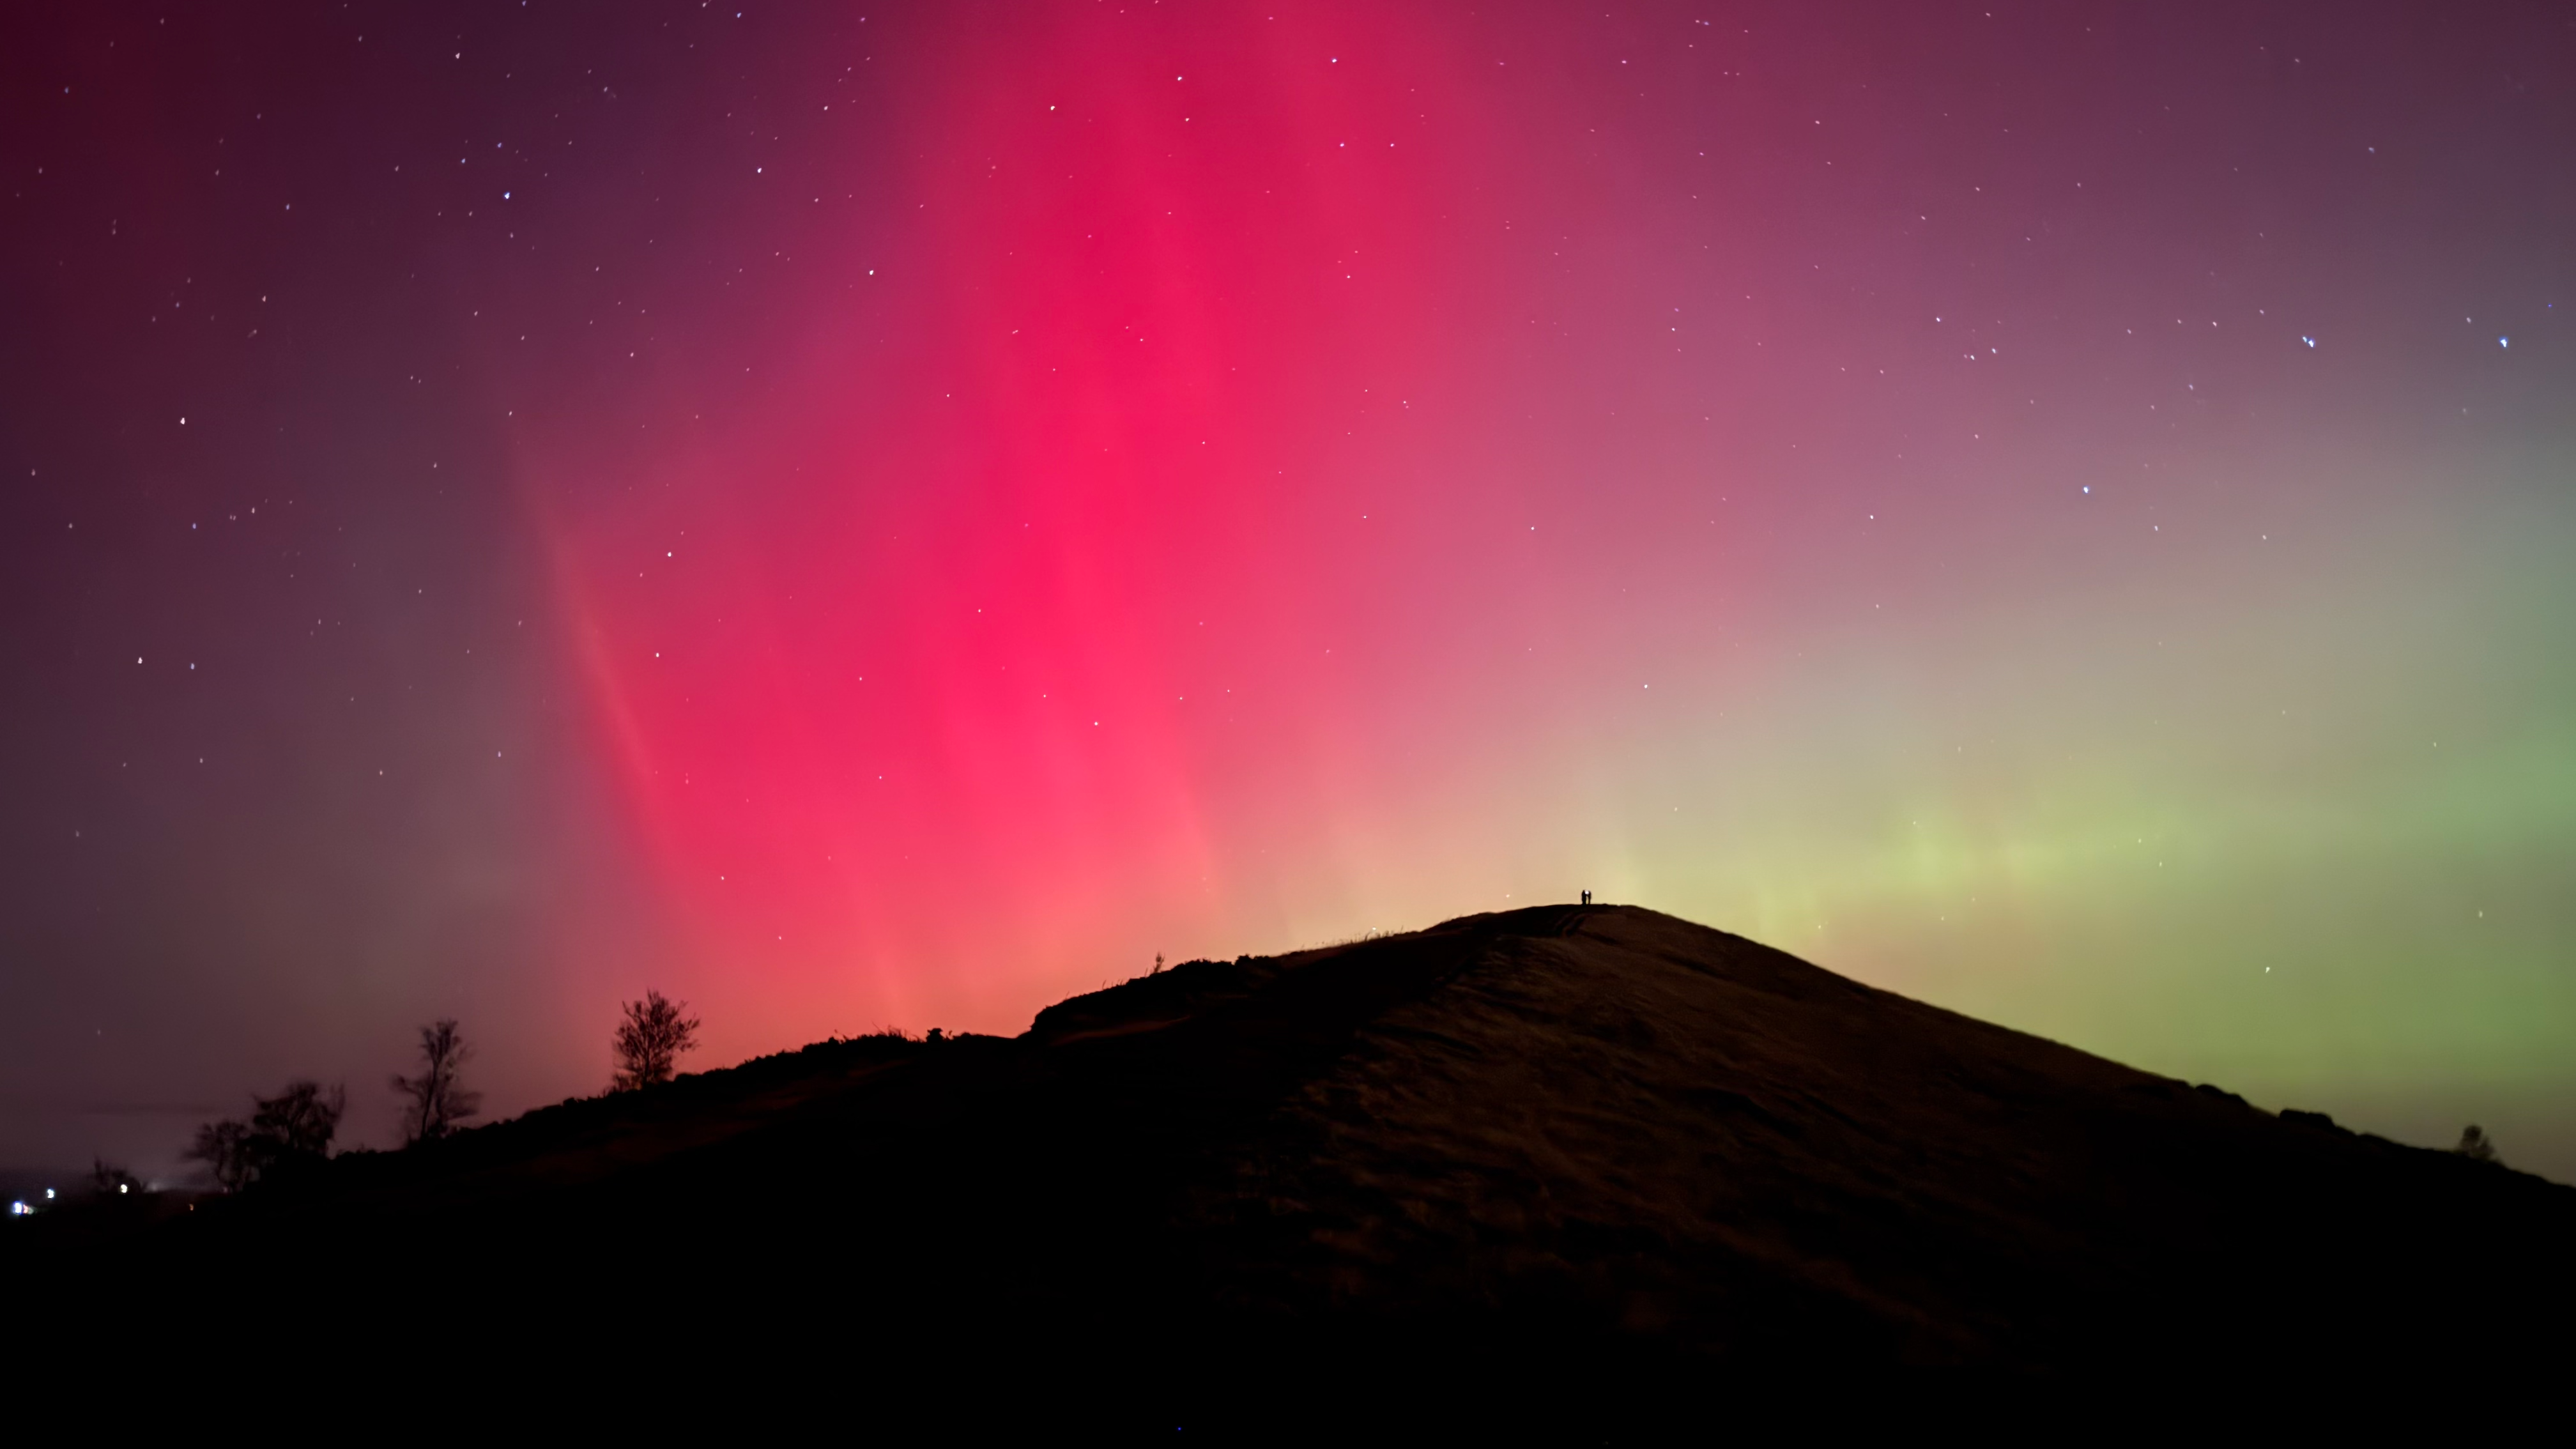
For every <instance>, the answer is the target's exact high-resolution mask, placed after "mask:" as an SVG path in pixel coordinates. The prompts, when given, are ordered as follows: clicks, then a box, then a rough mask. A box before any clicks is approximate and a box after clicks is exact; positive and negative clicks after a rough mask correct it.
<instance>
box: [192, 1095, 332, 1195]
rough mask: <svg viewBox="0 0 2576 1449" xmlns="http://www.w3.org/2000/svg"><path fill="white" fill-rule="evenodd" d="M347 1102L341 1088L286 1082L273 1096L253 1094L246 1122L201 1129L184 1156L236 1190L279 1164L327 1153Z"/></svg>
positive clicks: (228, 1120)
mask: <svg viewBox="0 0 2576 1449" xmlns="http://www.w3.org/2000/svg"><path fill="white" fill-rule="evenodd" d="M348 1105H349V1094H348V1093H347V1092H346V1091H344V1090H343V1089H341V1088H339V1087H333V1088H332V1089H331V1090H330V1091H329V1092H328V1093H325V1092H324V1091H323V1090H322V1084H321V1083H319V1082H312V1081H294V1082H289V1083H287V1084H286V1090H285V1091H283V1092H280V1093H278V1094H277V1095H276V1096H274V1097H253V1098H252V1099H251V1108H252V1110H251V1116H250V1120H249V1121H248V1122H244V1121H242V1120H240V1119H239V1118H226V1119H225V1120H223V1121H221V1122H208V1123H206V1124H205V1125H203V1126H201V1127H199V1128H198V1129H197V1137H196V1140H195V1142H193V1143H192V1144H190V1146H189V1148H188V1152H187V1155H188V1156H189V1157H191V1158H194V1159H195V1160H197V1161H199V1162H202V1163H204V1164H206V1166H207V1168H208V1169H209V1170H211V1171H212V1172H213V1173H214V1178H215V1185H216V1186H218V1187H220V1188H222V1189H223V1190H224V1191H226V1192H239V1191H241V1190H242V1189H243V1188H246V1187H248V1186H250V1185H251V1184H252V1183H255V1182H258V1181H260V1180H262V1179H264V1178H267V1177H270V1176H273V1175H275V1174H276V1173H277V1172H278V1170H279V1169H281V1168H284V1167H289V1166H301V1165H304V1164H307V1163H312V1162H319V1161H320V1160H322V1159H323V1158H324V1157H327V1156H329V1155H330V1152H331V1138H332V1137H333V1136H334V1135H335V1134H337V1133H338V1132H339V1130H340V1114H341V1113H342V1112H343V1111H346V1110H347V1109H348Z"/></svg>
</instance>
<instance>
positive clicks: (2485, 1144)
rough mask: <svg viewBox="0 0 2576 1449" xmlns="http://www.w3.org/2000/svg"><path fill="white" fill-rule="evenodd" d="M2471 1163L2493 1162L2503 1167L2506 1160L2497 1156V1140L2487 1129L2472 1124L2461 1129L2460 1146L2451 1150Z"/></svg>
mask: <svg viewBox="0 0 2576 1449" xmlns="http://www.w3.org/2000/svg"><path fill="white" fill-rule="evenodd" d="M2451 1150H2452V1151H2453V1152H2456V1153H2458V1154H2460V1155H2461V1156H2462V1157H2465V1158H2467V1159H2469V1160H2470V1161H2471V1162H2492V1163H2495V1164H2496V1165H2497V1166H2499V1167H2501V1166H2503V1165H2504V1159H2503V1158H2501V1157H2498V1156H2497V1155H2496V1150H2495V1139H2494V1138H2492V1137H2489V1136H2488V1135H2487V1132H2486V1129H2485V1128H2483V1127H2480V1126H2479V1125H2478V1124H2477V1123H2475V1122H2472V1123H2470V1124H2469V1125H2468V1126H2466V1127H2463V1128H2461V1129H2460V1145H2459V1146H2457V1147H2454V1148H2452V1149H2451Z"/></svg>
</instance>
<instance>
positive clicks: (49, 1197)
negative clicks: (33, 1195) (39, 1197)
mask: <svg viewBox="0 0 2576 1449" xmlns="http://www.w3.org/2000/svg"><path fill="white" fill-rule="evenodd" d="M53 1200H54V1190H53V1189H52V1188H50V1187H49V1188H46V1189H45V1201H47V1202H52V1201H53Z"/></svg>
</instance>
